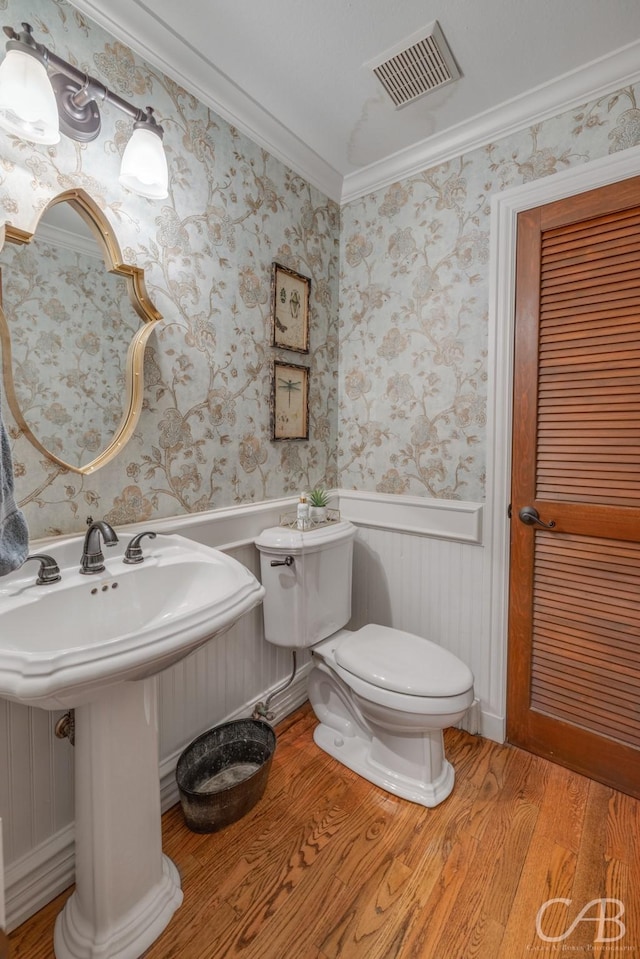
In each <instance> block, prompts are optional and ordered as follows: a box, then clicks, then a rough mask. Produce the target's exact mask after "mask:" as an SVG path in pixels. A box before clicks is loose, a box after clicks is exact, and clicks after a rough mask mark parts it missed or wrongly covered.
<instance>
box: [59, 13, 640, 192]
mask: <svg viewBox="0 0 640 959" xmlns="http://www.w3.org/2000/svg"><path fill="white" fill-rule="evenodd" d="M71 2H72V4H73V6H74V7H76V8H77V9H78V10H80V11H81V13H84V14H85V15H86V16H87V17H89V18H90V19H91V20H94V21H95V22H96V23H98V24H99V25H100V26H101V27H103V28H104V29H105V30H107V31H108V32H109V33H110V34H112V35H113V36H114V37H116V38H117V39H118V40H121V41H122V42H123V43H126V44H127V46H129V47H130V48H131V49H132V50H134V51H135V52H136V53H138V54H139V55H140V56H141V57H143V58H144V59H145V60H146V61H147V62H148V63H150V64H152V65H153V66H155V67H156V68H158V69H160V70H162V71H163V72H164V73H166V74H167V75H168V76H170V77H172V78H173V79H174V80H175V81H176V82H177V83H180V84H181V85H182V86H183V87H184V88H185V89H186V90H188V91H189V92H190V93H193V94H194V95H195V96H197V97H198V99H199V100H200V101H201V102H202V103H204V104H205V105H206V106H208V107H210V108H211V109H212V110H213V111H215V112H216V113H217V114H218V115H219V116H221V117H223V119H225V120H227V121H228V122H229V123H230V124H232V125H233V126H235V127H237V129H238V130H241V131H242V133H244V134H245V135H246V136H248V137H249V138H250V139H251V140H253V141H254V142H255V143H257V144H258V145H259V146H261V147H263V148H264V149H265V150H267V151H268V152H269V153H271V154H272V155H273V156H274V157H276V158H277V159H278V160H281V161H282V162H283V163H284V164H286V165H287V166H288V167H290V168H291V169H292V170H295V171H296V172H297V173H298V174H300V176H303V177H304V178H305V179H306V180H308V182H309V183H311V184H312V185H313V186H315V187H317V189H319V190H321V191H322V192H323V193H324V194H325V195H326V196H328V197H329V198H331V199H333V200H335V201H336V202H339V203H342V204H345V203H349V202H351V201H352V200H355V199H358V198H360V197H362V196H365V195H367V194H368V193H373V192H374V191H377V190H380V189H384V188H385V187H387V186H389V185H390V184H392V183H395V182H397V181H398V180H403V179H406V178H407V177H410V176H413V175H415V174H417V173H420V172H421V171H422V170H425V169H428V168H429V167H433V166H435V165H437V164H439V163H445V162H447V161H449V160H452V159H454V158H455V157H458V156H460V155H461V154H463V153H467V152H469V151H471V150H474V149H477V148H479V147H482V146H484V145H486V144H487V143H490V142H491V141H493V140H498V139H502V138H503V137H505V136H509V135H511V134H513V133H518V132H520V131H521V130H524V129H526V128H527V127H529V126H531V125H532V124H533V123H538V122H541V121H543V120H547V119H549V118H551V117H553V116H557V115H558V114H559V113H563V112H565V111H566V110H571V109H574V108H575V107H577V106H580V105H581V104H583V103H586V102H588V101H589V100H594V99H597V98H598V97H601V96H606V95H607V94H609V93H612V92H614V91H615V90H618V89H620V88H621V87H623V86H627V85H629V84H632V83H636V82H638V81H640V66H639V64H640V41H634V42H633V43H630V44H629V45H627V46H625V47H621V48H620V49H619V50H616V51H614V52H613V53H610V54H608V55H607V56H605V57H601V58H600V59H598V60H594V61H593V62H592V63H589V64H586V65H585V66H582V67H580V68H578V69H577V70H573V71H571V72H570V73H566V74H564V76H561V77H559V78H557V79H555V80H552V81H550V82H549V83H546V84H543V85H542V86H540V87H537V88H536V89H535V90H531V91H529V92H528V93H526V94H523V95H522V96H519V97H514V98H513V99H511V100H507V101H506V102H505V103H503V104H501V105H500V106H497V107H495V108H493V109H491V110H487V111H486V112H485V113H482V114H480V115H479V116H477V117H474V118H472V119H471V120H469V121H466V122H465V123H460V124H458V125H457V126H455V127H451V128H449V129H448V130H445V131H443V133H442V134H438V135H436V136H433V137H428V138H427V139H425V140H422V141H421V142H420V143H417V144H415V145H414V146H411V147H407V148H406V149H403V150H399V151H398V152H396V153H394V154H391V155H390V156H388V157H385V158H384V159H382V160H380V161H378V162H376V163H372V164H369V165H368V166H366V167H363V168H362V169H360V170H356V171H354V172H353V173H349V174H347V175H346V176H345V177H344V178H343V177H342V175H341V174H340V173H339V172H338V171H337V170H335V169H334V168H333V167H332V166H330V165H329V164H328V163H327V162H326V161H325V160H323V159H322V157H320V156H319V155H318V154H317V153H316V152H315V151H314V150H311V149H310V148H309V147H308V146H306V144H304V143H303V142H302V141H301V140H300V139H299V138H298V137H297V136H296V135H295V134H294V133H292V132H291V130H289V129H288V128H286V127H285V126H284V125H283V124H282V123H280V121H279V120H278V119H277V118H276V117H274V116H272V115H271V114H270V113H268V112H267V111H266V110H264V109H263V108H262V107H261V106H260V104H258V103H257V102H256V101H255V100H253V99H252V98H251V97H249V96H247V94H245V93H244V92H243V91H242V90H241V89H240V88H239V87H238V86H236V84H235V83H233V82H232V81H231V80H230V79H229V78H228V77H227V76H225V74H223V73H222V72H221V71H219V70H218V69H217V68H216V67H215V66H214V65H213V64H212V63H211V62H210V61H209V60H207V59H205V58H204V57H203V56H202V55H201V54H200V53H199V52H198V51H197V50H195V49H194V48H193V47H192V46H190V45H189V44H188V43H186V42H185V41H184V40H183V39H181V38H180V37H179V36H178V35H177V34H176V33H175V32H174V31H173V30H171V28H170V27H168V26H167V24H165V23H164V22H163V21H162V20H160V19H159V17H158V16H157V15H156V14H155V13H154V12H153V10H152V9H151V8H150V7H147V6H145V5H144V4H143V3H142V2H140V0H110V3H109V8H110V12H109V13H105V12H104V11H103V10H102V9H101V6H100V3H99V0H71ZM143 38H144V39H143Z"/></svg>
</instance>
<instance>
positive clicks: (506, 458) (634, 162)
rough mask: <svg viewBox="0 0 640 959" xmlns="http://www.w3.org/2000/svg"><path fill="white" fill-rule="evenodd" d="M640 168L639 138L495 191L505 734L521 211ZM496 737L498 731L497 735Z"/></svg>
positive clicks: (492, 317) (492, 321)
mask: <svg viewBox="0 0 640 959" xmlns="http://www.w3.org/2000/svg"><path fill="white" fill-rule="evenodd" d="M638 174H640V146H635V147H629V148H628V149H627V150H621V151H620V152H618V153H613V154H610V155H608V156H605V157H601V158H599V159H597V160H592V161H590V162H588V163H585V164H584V165H583V166H580V167H573V168H571V169H567V170H562V171H561V172H560V173H555V174H552V175H551V176H547V177H543V178H542V179H539V180H535V181H533V182H531V183H525V184H523V185H521V186H517V187H513V188H511V189H509V190H505V191H504V192H502V193H497V194H494V196H493V197H492V200H491V236H490V253H491V258H490V267H489V331H488V332H489V337H488V358H487V373H488V388H489V389H488V399H487V500H486V514H487V515H486V556H487V563H488V567H489V568H488V569H487V578H488V583H489V589H488V590H487V594H486V596H487V600H486V606H485V609H484V611H483V612H484V624H483V625H484V628H483V635H484V636H485V637H487V643H488V651H489V659H490V663H491V667H490V677H491V684H492V685H493V684H494V683H495V684H497V685H498V689H496V690H495V697H494V695H493V693H494V690H492V697H491V698H492V701H494V702H499V703H500V704H501V705H500V716H501V717H502V730H501V734H500V731H499V730H497V729H492V733H493V734H497V735H496V738H498V739H499V740H500V741H504V739H505V735H506V691H507V640H508V616H509V529H510V521H509V519H508V518H507V506H508V504H509V500H510V495H511V431H512V392H513V361H514V332H515V280H516V273H515V266H516V230H517V217H518V214H519V213H520V212H521V211H523V210H528V209H531V208H532V207H536V206H541V205H542V204H545V203H552V202H553V201H555V200H562V199H564V198H565V197H569V196H574V195H575V194H576V193H584V192H585V191H587V190H593V189H597V188H598V187H601V186H606V185H607V184H609V183H616V182H618V181H620V180H626V179H627V178H629V177H631V176H637V175H638ZM492 738H493V736H492Z"/></svg>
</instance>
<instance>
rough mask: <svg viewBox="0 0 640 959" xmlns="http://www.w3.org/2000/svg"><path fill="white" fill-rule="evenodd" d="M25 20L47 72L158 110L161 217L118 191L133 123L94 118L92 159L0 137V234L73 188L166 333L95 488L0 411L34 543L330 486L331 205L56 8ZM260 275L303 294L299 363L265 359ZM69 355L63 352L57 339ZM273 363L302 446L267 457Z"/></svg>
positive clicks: (30, 224) (273, 449)
mask: <svg viewBox="0 0 640 959" xmlns="http://www.w3.org/2000/svg"><path fill="white" fill-rule="evenodd" d="M0 8H1V9H2V10H3V13H4V22H5V23H7V24H12V25H14V26H18V25H19V24H20V22H21V21H22V20H24V19H25V17H26V14H25V10H24V6H23V5H22V4H20V3H17V2H14V0H0ZM28 19H29V21H30V22H31V24H32V26H33V28H34V35H35V36H36V39H38V40H39V41H41V42H44V43H46V44H47V45H48V46H49V47H51V48H52V49H53V50H54V51H55V52H57V53H58V54H59V55H61V56H62V57H64V58H65V59H67V60H70V61H71V62H74V63H77V64H78V65H79V66H80V67H81V68H82V69H83V70H85V71H86V72H88V73H90V74H92V75H94V76H98V77H100V78H101V79H103V80H104V82H105V83H106V84H107V85H108V86H109V87H110V88H111V89H112V90H114V92H116V93H118V94H120V95H121V96H123V97H125V98H126V99H129V100H131V101H133V102H135V103H136V104H139V105H141V106H146V105H147V104H151V105H153V106H154V108H155V110H156V115H157V116H158V118H159V121H160V122H161V124H162V126H163V127H164V130H165V137H164V143H165V149H166V153H167V158H168V163H169V176H170V185H169V197H168V198H167V199H166V200H163V201H150V200H146V199H143V198H141V197H138V196H136V195H134V194H132V193H128V192H127V191H126V190H124V189H123V188H122V187H120V185H119V183H118V172H119V166H120V159H121V156H122V151H123V149H124V146H125V144H126V141H127V139H128V136H129V135H130V130H131V123H130V121H128V120H127V118H126V117H124V115H123V114H121V113H119V112H118V111H116V110H114V109H112V108H109V107H108V106H105V107H103V108H102V109H101V116H102V131H101V134H100V137H99V138H98V139H97V140H96V141H95V142H93V143H90V144H79V143H76V142H74V141H73V140H69V139H68V138H66V137H64V136H63V137H62V138H61V141H60V143H59V144H57V145H56V146H53V147H43V146H35V145H33V144H28V143H24V142H22V141H19V140H18V139H16V138H14V137H11V136H8V135H6V134H5V133H4V132H2V131H0V217H2V218H3V219H5V220H8V221H9V222H11V223H12V224H13V225H15V226H17V227H19V228H21V229H24V230H28V231H31V230H33V228H34V226H35V223H36V220H37V217H38V215H39V213H40V212H41V210H42V208H43V207H44V206H45V205H46V203H47V202H48V201H49V200H50V199H51V197H52V196H54V195H56V194H57V193H59V192H61V191H62V190H65V189H69V188H71V187H83V188H84V189H85V190H86V191H87V192H88V193H90V194H91V196H92V197H93V199H94V200H95V201H96V202H97V203H98V205H99V206H100V207H101V208H102V209H103V210H104V212H105V214H106V216H107V218H108V219H109V221H110V223H111V224H112V226H113V228H114V230H115V233H116V235H117V237H118V241H119V244H120V247H121V250H122V253H123V257H124V259H125V262H128V263H132V264H135V265H136V266H139V267H142V268H143V269H144V271H145V282H146V286H147V290H148V292H149V295H150V297H151V299H152V300H153V302H154V303H155V305H156V307H157V308H158V310H159V311H160V312H161V313H162V315H163V322H162V323H161V324H160V326H159V327H158V332H157V333H155V332H154V334H153V335H152V337H151V339H150V341H149V344H150V345H149V347H148V349H147V353H146V358H145V359H146V362H145V400H144V408H143V411H142V416H141V419H140V423H139V425H138V428H137V430H136V433H135V435H134V437H133V438H132V439H131V440H130V442H129V443H128V444H127V446H126V447H125V449H124V451H123V453H122V454H121V455H120V456H118V457H116V459H115V460H113V461H112V462H111V463H109V464H107V465H106V466H105V467H103V468H102V469H100V470H98V471H97V472H96V473H94V474H91V475H90V476H88V477H85V476H80V475H78V474H75V473H71V472H68V471H63V470H61V469H60V468H59V467H58V466H56V465H55V464H54V463H52V462H50V461H48V460H47V459H46V458H45V457H43V456H42V455H41V454H40V453H38V452H37V450H35V448H34V447H32V446H31V444H30V443H29V442H28V441H27V440H26V439H25V438H24V437H23V436H22V435H21V434H20V431H19V430H18V429H17V427H16V425H15V423H14V422H12V420H11V417H10V415H9V413H8V407H7V405H6V403H3V405H2V408H3V415H4V417H5V420H6V426H7V429H8V431H9V433H10V436H11V439H12V450H13V461H14V470H15V483H16V495H17V498H18V499H19V501H20V504H21V506H22V508H23V510H24V512H25V515H26V518H27V521H28V524H29V531H30V536H31V538H35V537H39V536H45V535H54V534H56V533H68V532H78V531H81V530H82V529H83V528H84V525H85V521H86V517H87V516H88V515H93V516H94V518H98V517H106V518H107V519H108V520H109V522H111V523H113V524H122V523H130V522H140V521H144V520H151V519H152V518H154V517H155V518H159V517H164V516H172V515H177V514H183V513H188V512H194V511H199V510H207V509H212V508H215V507H223V506H229V505H233V504H237V503H243V502H251V501H254V500H255V501H259V500H263V499H268V498H272V497H279V496H284V495H287V494H289V493H295V492H297V491H299V490H300V489H304V488H308V487H310V486H312V485H315V484H317V483H321V482H323V483H325V484H327V485H330V486H335V485H336V483H337V473H336V443H337V361H338V338H337V332H338V331H337V312H338V254H339V246H338V244H339V209H338V207H337V205H336V204H335V203H334V202H332V201H330V200H328V199H327V197H325V196H324V195H322V194H321V193H320V192H319V191H318V190H316V189H315V188H313V187H312V186H310V185H309V184H308V183H307V182H305V181H304V180H302V179H301V178H300V177H299V176H297V175H296V174H294V173H292V172H291V171H290V170H289V169H287V168H286V167H285V166H284V165H283V164H282V163H281V162H280V161H278V160H276V159H274V158H273V157H271V156H269V155H268V154H267V153H265V152H264V151H263V150H261V149H260V148H259V147H258V146H257V145H256V144H254V143H253V142H251V141H250V140H248V139H247V138H246V137H244V136H242V135H241V134H240V133H239V132H238V131H237V130H235V129H234V128H233V127H231V126H229V124H227V123H226V122H225V121H224V120H222V119H220V118H219V117H217V116H215V115H213V114H212V113H211V111H210V110H208V108H206V107H205V106H204V105H203V104H201V103H200V102H199V101H198V100H197V99H196V98H195V97H194V96H192V95H191V94H190V93H188V92H187V91H185V90H183V89H182V88H181V87H179V86H178V85H177V84H176V83H175V82H174V81H172V80H170V79H169V78H167V77H166V76H164V75H162V74H161V73H160V72H158V71H156V70H154V69H153V68H151V67H150V66H149V65H148V64H145V63H144V62H143V61H141V60H140V59H138V58H137V57H136V56H134V54H133V53H132V52H131V51H130V50H129V49H128V48H127V47H126V46H124V45H123V44H122V43H120V42H118V41H117V40H115V39H114V38H113V37H111V36H110V35H108V34H107V33H105V32H104V31H103V30H101V29H100V28H99V27H97V26H96V25H94V24H93V23H91V22H90V21H88V20H87V19H86V18H85V17H84V16H83V15H81V14H80V13H79V12H78V11H76V10H75V9H74V8H73V7H71V6H69V5H68V4H67V3H66V2H65V0H33V2H32V3H30V5H29V13H28ZM274 260H277V261H278V262H280V263H282V264H283V265H284V266H286V267H289V268H290V269H293V270H295V271H297V272H298V273H301V274H303V275H304V276H307V277H309V278H310V279H311V302H310V319H311V323H310V351H309V353H308V354H300V353H294V352H290V351H285V350H274V349H273V348H272V347H271V346H270V343H271V319H270V314H271V304H270V283H271V264H272V262H273V261H274ZM1 262H2V255H1V254H0V263H1ZM3 272H4V271H3ZM65 347H66V348H67V349H71V348H72V345H71V342H70V341H69V340H68V339H66V338H65ZM275 358H278V359H282V360H285V361H288V362H296V363H303V364H304V365H306V366H308V367H309V369H310V396H309V440H308V441H286V442H276V441H273V440H271V422H270V395H271V376H272V364H273V360H274V359H275ZM42 373H43V375H44V369H42Z"/></svg>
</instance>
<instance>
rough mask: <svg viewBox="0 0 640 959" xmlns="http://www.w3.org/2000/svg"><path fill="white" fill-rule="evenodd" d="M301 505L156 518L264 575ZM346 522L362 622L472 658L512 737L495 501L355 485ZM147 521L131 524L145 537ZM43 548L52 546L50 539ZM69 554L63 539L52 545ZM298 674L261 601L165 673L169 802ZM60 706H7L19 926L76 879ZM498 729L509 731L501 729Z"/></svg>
mask: <svg viewBox="0 0 640 959" xmlns="http://www.w3.org/2000/svg"><path fill="white" fill-rule="evenodd" d="M294 502H295V500H292V499H285V500H276V501H271V502H266V503H262V504H258V505H257V506H256V505H253V506H247V507H242V506H241V507H231V508H228V509H223V510H215V511H212V512H209V513H201V514H197V515H195V516H187V517H179V518H176V519H173V520H162V521H158V522H155V523H153V524H152V525H153V528H154V529H156V530H158V531H165V532H169V531H174V532H179V533H181V534H182V535H185V536H189V537H190V538H192V539H195V540H198V541H199V542H204V543H207V544H208V545H210V546H216V547H218V548H224V549H225V551H228V552H230V553H231V554H232V555H233V556H235V557H236V558H237V559H238V560H239V561H240V562H242V563H244V564H245V565H246V566H247V567H248V568H250V569H251V570H252V571H253V572H254V573H256V575H258V574H259V558H258V553H257V550H256V549H255V547H254V545H253V540H254V538H255V536H257V534H258V533H259V532H260V531H261V530H262V529H265V528H266V527H268V526H272V525H277V523H278V521H279V519H280V516H281V515H282V513H284V512H285V511H286V510H287V508H289V509H290V508H291V506H292V505H293V504H294ZM340 508H341V511H342V515H343V517H344V518H347V519H352V520H353V521H354V522H355V523H356V524H357V525H358V535H357V540H356V546H355V563H354V594H353V595H354V603H353V620H352V626H354V627H357V626H359V625H361V624H362V623H364V622H367V621H369V622H372V621H378V622H380V623H382V624H385V625H391V626H395V627H398V628H402V629H406V630H409V631H413V632H416V633H418V634H420V635H425V636H428V637H429V638H431V639H433V640H434V641H436V642H438V643H439V644H441V645H442V646H445V647H446V648H447V649H450V650H452V651H453V652H454V653H456V654H457V655H458V656H460V657H461V658H462V659H463V660H464V661H465V662H467V663H468V664H469V665H470V667H471V669H472V670H473V672H474V675H475V677H476V695H477V696H478V697H479V699H480V701H481V709H482V726H481V729H482V731H484V733H485V734H486V735H489V736H494V738H499V735H500V729H501V724H500V721H499V719H498V720H497V721H496V714H497V712H499V709H500V705H501V704H500V702H499V701H498V700H496V699H495V696H493V694H492V688H495V687H494V686H493V687H492V684H491V682H490V672H491V669H490V664H488V663H487V662H486V655H485V651H486V648H487V646H486V642H485V640H484V638H483V636H482V632H481V623H482V609H483V603H484V593H485V590H484V556H485V550H484V548H483V546H482V512H483V507H482V506H481V505H479V504H474V503H455V502H447V501H442V500H425V499H424V498H417V497H402V496H385V495H384V494H375V493H373V494H368V493H356V492H349V491H343V492H342V493H341V496H340ZM141 528H142V527H128V531H131V532H134V531H136V530H137V529H141ZM38 545H39V546H41V547H43V548H44V546H45V542H44V541H41V543H40V544H38ZM46 549H47V551H49V552H52V553H53V554H54V555H55V540H50V541H47V542H46ZM290 671H291V656H290V653H289V651H288V650H286V649H280V648H278V647H274V646H270V645H269V644H268V643H266V642H264V640H263V638H262V613H261V609H260V608H259V607H258V608H257V609H256V610H253V611H252V612H250V613H248V614H247V615H246V616H245V617H244V618H243V619H242V620H241V621H240V622H239V623H237V624H236V625H235V626H234V627H233V628H232V629H231V630H229V632H227V633H225V634H224V635H222V636H219V637H217V638H216V639H215V640H213V641H212V642H211V643H209V644H207V645H206V646H205V647H203V648H202V649H200V650H198V651H197V652H196V653H195V654H194V655H192V656H190V657H189V658H187V659H186V660H184V661H183V662H181V663H178V664H177V665H176V666H174V667H172V668H171V669H169V670H167V671H166V672H164V673H163V674H162V675H161V677H160V680H159V682H160V786H161V794H162V801H163V809H167V808H168V807H169V806H170V805H172V804H173V803H175V802H177V800H178V794H177V789H176V786H175V778H174V770H175V764H176V762H177V759H178V756H179V755H180V753H181V751H182V750H183V749H184V747H185V746H186V745H187V743H188V742H190V741H191V739H193V738H194V737H195V736H196V735H198V734H199V733H200V732H202V731H203V730H204V729H207V728H209V727H211V726H214V725H216V724H217V723H220V722H224V721H225V720H228V719H232V718H234V717H237V716H248V715H250V713H251V710H252V707H253V705H254V704H255V703H256V702H257V701H259V700H263V699H264V698H265V696H266V695H267V694H268V692H269V691H270V690H272V689H274V688H275V687H277V686H279V685H281V684H282V683H283V681H284V680H286V679H287V678H288V676H289V674H290ZM307 671H308V660H306V659H305V657H303V659H302V663H301V670H300V672H299V674H298V680H297V681H296V682H295V683H294V684H293V685H292V687H290V689H288V690H287V691H286V693H284V694H283V695H282V696H281V697H279V698H277V699H276V700H275V701H274V704H273V705H274V707H275V709H276V714H277V718H280V717H282V716H284V715H286V714H287V713H288V712H291V711H292V710H293V709H295V708H296V706H297V705H299V704H300V703H301V702H303V701H304V699H305V698H306V692H305V680H306V673H307ZM60 715H61V714H60V713H47V712H45V711H44V710H39V709H27V708H26V707H21V706H18V705H16V704H12V703H8V702H3V701H1V700H0V768H6V769H7V770H8V775H7V777H6V780H5V781H2V782H0V815H2V816H3V818H4V821H5V859H6V864H7V869H6V889H7V926H8V928H9V929H13V928H15V927H16V926H17V925H19V924H20V923H21V922H22V921H24V920H25V919H26V918H28V917H29V916H30V915H32V914H33V913H34V912H36V911H37V910H38V909H39V908H41V907H42V906H43V905H44V904H45V903H46V902H48V901H49V900H50V899H52V898H53V897H54V896H55V895H57V894H58V893H59V892H60V891H62V890H63V889H65V888H66V887H67V886H69V885H70V884H71V883H72V882H73V875H74V861H73V855H74V853H73V749H72V747H71V746H70V745H69V743H68V742H67V741H66V740H64V741H60V740H58V739H56V738H55V735H54V732H53V729H54V725H55V722H56V721H57V719H58V718H59V716H60ZM496 731H497V734H496Z"/></svg>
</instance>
